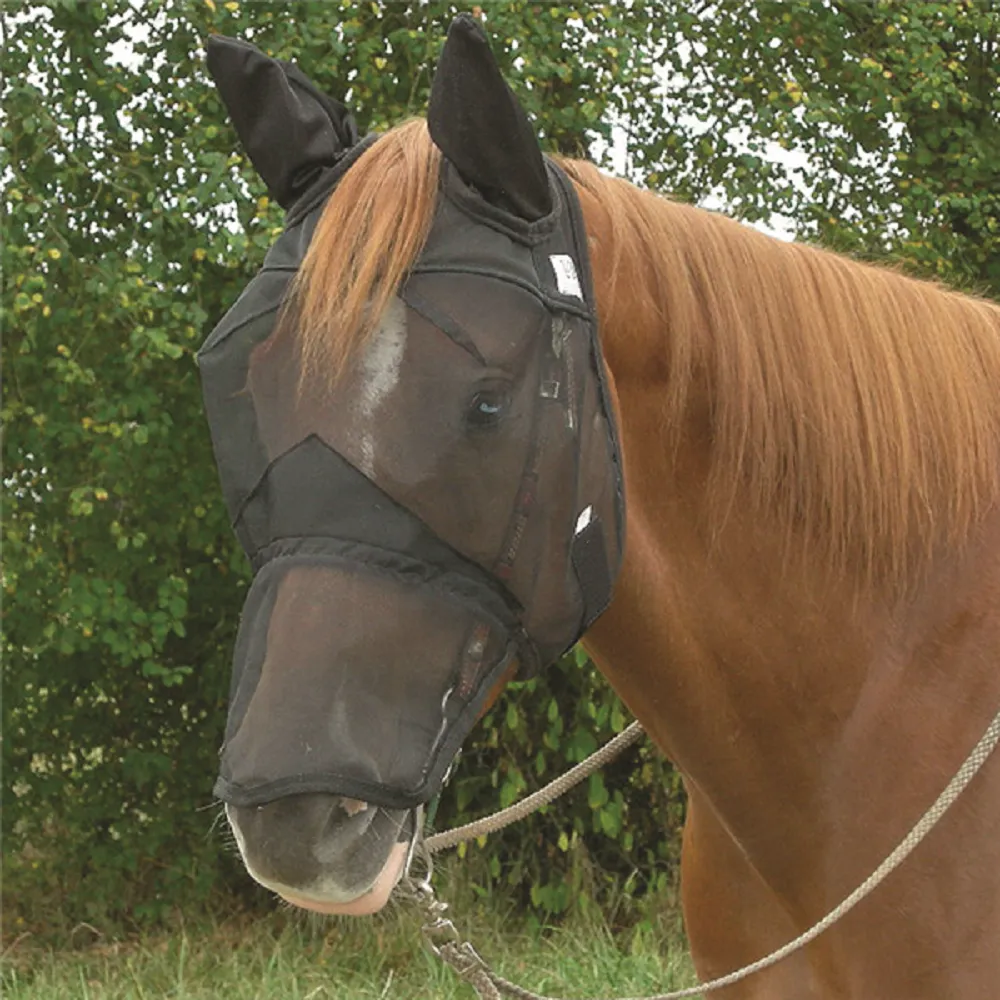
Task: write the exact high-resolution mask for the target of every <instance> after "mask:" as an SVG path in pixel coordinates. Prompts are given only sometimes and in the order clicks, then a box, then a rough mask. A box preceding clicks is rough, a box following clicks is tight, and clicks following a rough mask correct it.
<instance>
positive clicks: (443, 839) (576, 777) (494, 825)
mask: <svg viewBox="0 0 1000 1000" xmlns="http://www.w3.org/2000/svg"><path fill="white" fill-rule="evenodd" d="M640 736H642V726H641V725H640V724H639V723H638V722H633V723H632V724H631V725H630V726H629V727H628V728H627V729H624V730H622V732H620V733H619V734H618V735H617V736H616V737H614V739H611V740H608V742H607V743H605V744H604V746H602V747H601V748H600V749H599V750H595V751H594V753H592V754H591V755H590V756H589V757H588V758H587V759H586V760H584V761H581V762H580V763H579V764H576V765H575V766H574V767H571V768H570V769H569V770H568V771H567V772H566V773H565V774H563V775H561V776H560V777H558V778H556V779H555V780H554V781H550V782H549V783H548V784H547V785H545V787H544V788H539V789H538V791H537V792H532V793H531V795H529V796H527V797H526V798H523V799H521V801H520V802H515V803H514V804H513V805H512V806H508V807H507V808H506V809H501V810H500V811H499V812H495V813H493V814H491V815H490V816H486V817H484V818H483V819H478V820H476V821H475V822H473V823H466V824H465V825H464V826H457V827H455V829H454V830H446V831H445V832H443V833H435V834H434V836H432V837H428V838H427V839H426V840H424V847H425V848H426V849H427V850H428V851H430V852H431V853H432V854H434V853H436V852H438V851H446V850H447V849H448V848H449V847H457V846H458V845H459V844H461V843H463V842H464V841H466V840H475V839H476V837H485V836H487V835H488V834H491V833H496V832H497V830H502V829H503V828H504V827H505V826H510V825H511V823H516V822H517V821H518V820H521V819H524V817H525V816H530V815H531V813H533V812H535V810H537V809H541V808H542V806H547V805H548V804H549V803H550V802H553V801H554V800H555V799H557V798H559V796H560V795H564V794H565V793H566V792H568V791H569V790H570V789H571V788H572V787H573V786H574V785H578V784H579V783H580V782H581V781H583V780H584V778H587V777H589V776H590V775H591V774H593V772H594V771H597V770H599V769H600V768H602V767H604V765H605V764H607V763H608V761H610V760H612V759H613V758H614V757H617V756H618V754H620V753H621V752H622V751H623V750H624V749H625V748H626V747H629V746H631V745H632V744H633V743H635V741H636V740H637V739H639V737H640Z"/></svg>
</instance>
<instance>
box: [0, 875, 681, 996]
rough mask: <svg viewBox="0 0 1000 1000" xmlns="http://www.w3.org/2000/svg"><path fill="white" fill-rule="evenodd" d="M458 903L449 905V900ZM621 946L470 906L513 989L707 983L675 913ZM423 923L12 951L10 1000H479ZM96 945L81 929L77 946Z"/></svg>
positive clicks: (409, 914)
mask: <svg viewBox="0 0 1000 1000" xmlns="http://www.w3.org/2000/svg"><path fill="white" fill-rule="evenodd" d="M442 895H444V896H445V897H446V898H447V897H448V895H449V894H448V892H447V891H445V892H443V893H442ZM646 913H647V915H646V916H644V917H643V918H642V919H640V920H638V922H635V923H633V925H632V926H631V927H630V928H629V929H627V930H620V931H618V932H617V933H613V932H612V931H611V930H610V929H609V927H608V924H607V922H606V921H605V919H604V918H603V917H602V916H600V915H597V914H594V913H589V914H579V913H578V914H576V915H575V916H572V917H570V918H569V919H567V920H566V921H565V922H564V923H563V924H562V925H561V926H560V927H557V928H550V929H547V930H543V929H539V928H532V927H530V926H529V925H528V924H526V922H525V921H524V920H523V919H519V918H516V917H515V916H513V915H512V911H511V908H510V907H509V906H504V905H502V904H500V903H498V902H495V901H493V900H489V901H485V902H480V903H473V902H467V903H466V905H464V906H462V907H460V908H459V912H458V914H457V915H456V917H455V922H456V925H457V926H458V927H459V929H460V931H461V932H462V933H463V934H464V935H466V936H467V937H468V938H469V939H470V940H471V941H472V942H473V943H474V945H475V947H476V948H477V949H478V950H479V952H480V954H482V955H483V957H484V958H486V959H487V961H489V962H490V963H491V965H492V966H493V967H494V968H495V969H496V970H497V971H498V972H499V973H500V974H501V975H503V976H506V977H507V978H508V979H511V980H513V981H515V982H517V983H519V984H520V985H522V986H525V987H527V988H528V989H531V990H534V991H536V992H541V993H547V994H549V995H554V996H565V997H595V996H607V997H620V996H641V995H643V994H650V993H660V992H663V991H666V990H670V989H676V988H678V987H681V986H688V985H691V983H692V982H693V981H694V976H693V972H692V970H691V965H690V962H689V960H688V957H687V952H686V949H685V946H684V943H683V937H682V936H681V933H680V930H679V925H678V921H677V918H676V914H675V911H674V910H673V908H672V907H670V906H669V904H667V905H665V906H664V907H661V908H660V909H659V910H658V911H657V910H656V909H655V908H654V907H652V906H647V907H646ZM420 924H421V921H420V918H419V915H418V914H417V913H416V912H415V910H414V909H413V908H412V906H411V905H409V904H406V903H398V904H394V905H393V906H392V907H391V908H390V909H389V911H388V912H387V913H385V914H381V915H379V916H376V917H374V918H370V919H355V920H350V919H344V918H321V917H314V916H309V915H303V914H299V913H293V912H291V911H288V910H285V911H278V912H275V913H274V914H272V915H271V916H269V917H265V918H261V919H257V920H254V921H248V920H246V919H245V918H244V919H240V920H236V919H234V920H232V921H230V922H228V923H222V924H214V925H202V926H197V927H195V926H190V925H188V926H180V927H179V928H178V929H177V930H176V931H175V932H174V933H170V934H167V933H164V934H162V935H157V936H150V937H146V938H143V939H139V940H132V941H120V942H109V941H104V940H101V939H98V940H96V941H94V942H93V943H92V944H90V945H89V946H88V947H85V948H77V949H75V950H65V951H60V950H52V949H49V948H40V947H37V946H35V947H33V946H32V944H31V939H30V938H27V939H24V940H21V941H18V942H16V943H15V944H13V945H8V948H7V951H6V952H5V955H4V961H3V973H2V979H0V984H2V990H0V994H2V996H3V997H4V1000H208V998H216V997H223V998H225V1000H363V998H364V1000H392V998H398V1000H451V998H454V1000H459V998H474V997H475V993H474V991H473V990H472V988H471V987H469V986H468V985H466V984H464V983H462V982H461V981H460V980H459V979H457V977H456V976H455V975H454V974H453V973H452V971H451V969H450V968H448V967H446V966H444V965H443V964H442V963H441V962H440V961H439V960H438V959H436V958H435V957H434V956H433V955H431V954H430V953H429V952H428V951H427V950H426V949H425V948H424V947H423V945H422V939H421V935H420ZM87 933H88V932H87V931H86V929H85V928H84V929H81V930H80V931H79V933H78V934H77V939H79V937H80V936H81V935H85V934H87Z"/></svg>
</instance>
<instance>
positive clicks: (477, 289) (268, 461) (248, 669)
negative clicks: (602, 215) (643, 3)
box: [199, 18, 624, 809]
mask: <svg viewBox="0 0 1000 1000" xmlns="http://www.w3.org/2000/svg"><path fill="white" fill-rule="evenodd" d="M449 47H450V48H449ZM484 48H485V40H484V39H483V38H482V33H481V29H479V27H478V25H477V24H475V22H472V21H471V19H469V18H462V19H460V21H459V22H456V26H453V28H452V33H451V35H450V36H449V41H448V45H447V46H446V49H445V52H444V54H443V55H442V59H441V63H440V64H439V69H438V74H437V77H436V79H435V85H434V88H435V89H434V96H432V101H431V109H430V114H429V125H430V130H431V136H432V138H433V139H434V141H435V143H436V144H437V145H438V146H439V147H440V148H441V150H442V152H443V153H444V159H443V167H442V172H441V178H440V186H439V192H438V199H437V206H436V209H435V216H434V221H433V224H432V227H431V231H430V235H429V237H428V240H427V243H426V245H425V247H424V249H423V251H422V253H421V254H420V256H419V258H418V259H417V260H416V261H415V263H414V264H413V266H412V268H411V269H410V271H409V273H408V276H407V278H406V280H405V281H404V282H403V284H402V286H401V287H400V288H399V289H398V291H397V294H396V295H395V297H394V298H393V299H392V301H391V302H390V305H389V307H388V308H387V309H386V310H385V312H384V313H383V314H382V316H381V317H380V319H379V322H378V326H377V329H376V330H375V332H374V334H373V335H372V337H371V338H370V339H369V340H368V341H367V342H366V343H364V344H363V345H362V346H361V347H360V348H359V349H358V351H357V354H356V356H355V357H354V358H353V359H352V362H351V364H350V365H349V366H348V368H347V370H346V372H345V373H344V374H343V375H342V376H341V377H340V378H339V380H338V381H337V382H336V384H335V386H334V387H333V388H332V389H330V388H329V387H326V386H327V383H326V382H324V380H322V379H309V378H303V377H302V374H303V373H302V370H301V369H302V357H301V351H300V347H299V345H298V343H297V340H296V338H295V336H294V329H289V327H288V324H287V323H285V322H284V319H285V318H286V317H285V316H284V314H283V312H282V309H283V305H284V304H285V303H286V296H287V293H288V291H289V288H290V283H291V281H292V279H293V278H294V276H295V274H296V272H297V270H298V268H299V266H300V264H301V262H302V259H303V256H304V254H305V252H306V250H307V248H308V247H309V245H310V240H311V238H312V234H313V232H314V230H315V227H316V223H317V221H318V219H319V217H320V215H321V214H322V212H323V209H324V207H325V205H326V204H327V201H328V199H329V198H330V197H332V196H334V192H335V191H336V187H337V184H338V182H339V180H340V179H341V178H342V177H343V176H344V174H345V172H346V171H348V170H363V169H364V166H365V165H364V160H363V154H364V152H365V150H366V149H367V148H369V146H371V145H372V144H373V143H375V142H378V141H380V140H379V139H378V138H377V137H374V136H370V137H369V138H368V139H365V140H362V141H358V138H357V133H356V130H355V129H354V126H353V122H352V121H351V120H350V118H349V116H347V115H346V112H345V111H344V109H343V108H342V107H341V106H340V105H338V104H337V103H336V102H333V101H331V100H330V99H329V98H326V97H324V96H323V95H320V94H319V93H318V91H316V90H315V88H314V87H313V86H312V85H311V84H310V83H309V82H308V80H306V79H305V77H304V76H302V74H301V73H299V72H298V71H297V70H296V69H295V68H294V67H290V66H287V65H286V64H282V63H279V62H277V61H276V60H273V59H270V58H268V57H267V56H264V55H263V54H262V53H260V52H258V51H257V50H256V49H254V48H252V47H251V46H249V45H246V44H245V43H241V42H234V41H231V40H228V39H215V40H213V42H212V43H211V44H210V65H211V68H212V71H213V74H214V75H215V77H216V80H217V82H218V84H219V87H220V90H221V92H222V94H223V97H224V98H225V100H226V103H227V105H228V106H229V107H230V111H231V113H232V115H233V118H234V121H235V123H236V125H237V128H238V130H239V131H240V134H241V138H242V139H243V141H244V143H245V145H247V148H248V150H249V152H250V153H251V157H252V158H253V160H254V162H255V164H256V165H257V166H258V169H260V170H261V173H262V174H263V176H264V179H265V180H266V181H267V183H268V186H269V188H270V190H271V192H272V194H273V195H274V196H275V197H277V198H278V200H280V201H281V202H282V204H283V205H285V206H286V208H287V209H288V210H289V211H288V215H287V226H286V229H285V231H284V233H283V234H282V235H281V236H280V238H279V239H278V240H277V242H276V243H275V245H274V246H273V248H272V249H271V251H270V252H269V254H268V256H267V258H266V261H265V263H264V266H263V268H262V269H261V271H260V272H259V273H258V275H257V276H256V277H255V278H254V279H253V281H251V283H250V284H249V285H248V287H247V288H246V289H245V291H244V292H243V294H242V295H241V297H240V298H239V300H238V301H237V303H236V304H235V305H234V306H233V308H232V309H231V310H230V311H229V312H228V313H227V315H226V316H225V317H224V318H223V320H222V321H221V322H220V323H219V325H218V326H217V327H216V328H215V330H214V331H213V332H212V334H211V335H210V337H209V338H208V340H207V341H206V343H205V345H204V346H203V348H202V350H201V352H200V354H199V364H200V368H201V374H202V379H203V385H204V395H205V403H206V409H207V412H208V418H209V423H210V426H211V432H212V439H213V444H214V448H215V455H216V460H217V462H218V466H219V472H220V477H221V480H222V486H223V491H224V493H225V498H226V502H227V505H228V509H229V512H230V515H231V519H232V523H233V526H234V528H235V531H236V534H237V536H238V538H239V541H240V543H241V545H242V546H243V548H244V549H245V551H246V553H247V555H248V556H249V558H250V560H251V563H252V566H253V570H254V578H253V583H252V585H251V587H250V590H249V593H248V595H247V598H246V604H245V607H244V611H243V616H242V621H241V625H240V630H239V634H238V637H237V641H236V649H235V654H234V662H233V677H232V685H231V690H230V708H229V718H228V724H227V727H226V735H225V743H224V746H223V750H222V760H221V773H220V776H219V779H218V782H217V785H216V793H217V794H218V795H219V796H220V797H221V798H222V799H223V800H225V801H226V802H228V803H231V804H234V805H243V806H246V805H253V804H258V803H262V802H268V801H272V800H274V799H277V798H280V797H283V796H286V795H291V794H297V793H303V792H328V793H331V794H336V795H341V796H346V797H349V798H353V799H359V800H362V801H366V802H371V803H374V804H376V805H381V806H385V807H388V808H396V809H407V808H410V807H412V806H415V805H417V804H419V803H422V802H426V801H428V800H429V799H430V798H431V797H432V796H433V795H434V794H436V792H437V791H438V790H439V788H440V786H441V783H442V782H443V780H444V777H445V774H446V771H447V769H448V767H449V765H450V763H451V761H452V759H453V758H454V755H455V753H456V752H457V750H458V748H459V746H460V744H461V743H462V741H463V739H464V738H465V736H466V735H467V733H468V731H469V729H470V728H471V727H472V725H473V724H474V722H475V720H476V718H477V717H478V715H479V714H480V713H481V711H482V709H483V707H484V705H485V703H486V700H487V698H488V696H489V694H490V692H491V691H492V690H493V689H494V688H495V687H496V686H497V684H498V683H499V682H500V681H501V680H502V679H503V678H504V677H505V676H507V675H509V674H510V672H511V670H512V667H513V665H514V664H515V663H516V664H517V665H518V668H519V670H520V673H521V675H522V676H524V675H526V674H530V673H531V672H532V671H535V670H537V669H539V668H541V667H543V666H545V665H546V664H548V663H551V662H552V661H554V660H555V659H556V658H558V657H559V656H560V655H561V654H562V653H563V652H564V651H565V650H566V649H568V648H569V647H570V646H571V645H572V644H573V643H574V642H576V640H577V639H578V638H579V636H580V635H581V634H582V633H583V632H584V630H585V629H586V628H587V627H588V626H589V625H590V623H591V622H592V621H593V620H594V619H595V618H596V617H597V616H598V615H599V614H600V613H601V612H602V611H603V610H604V608H605V607H606V606H607V604H608V602H609V600H610V597H611V591H612V586H613V582H614V579H615V577H616V575H617V572H618V568H619V564H620V561H621V553H622V548H623V530H624V525H623V513H624V503H623V497H622V482H621V474H620V463H619V456H618V447H617V437H616V432H615V427H614V422H613V414H612V410H611V406H610V403H609V399H608V392H607V389H606V386H605V382H604V367H603V361H602V358H601V354H600V347H599V343H598V339H597V329H596V321H595V314H594V302H593V291H592V287H591V278H590V267H589V261H588V256H587V243H586V235H585V232H584V229H583V223H582V218H581V215H580V209H579V205H578V203H577V199H576V196H575V193H574V191H573V188H572V186H571V184H570V182H569V180H568V179H567V177H566V176H565V174H564V173H563V172H562V171H561V170H560V169H559V167H558V166H556V165H555V164H554V163H552V162H551V161H547V160H543V158H542V156H541V154H540V153H539V152H538V147H537V143H536V142H535V139H534V136H533V135H530V141H531V149H530V150H529V151H528V152H524V151H523V150H522V151H521V152H520V153H518V149H517V143H516V142H511V141H508V140H509V136H510V135H511V134H515V135H516V138H517V141H518V142H522V136H523V135H524V133H526V132H527V131H529V130H528V126H527V120H526V119H525V118H524V115H523V112H521V109H520V108H519V107H518V106H517V104H516V101H515V100H514V98H513V95H512V94H510V91H509V90H508V89H507V88H506V85H505V84H503V81H502V79H501V78H500V77H499V72H498V71H497V70H496V66H495V63H493V61H492V57H491V56H489V50H488V48H485V55H484V52H483V50H484ZM484 59H486V60H487V62H486V63H485V64H484V62H483V60H484ZM463 74H465V75H464V76H463ZM470 74H471V76H470ZM484 76H485V78H488V86H489V87H492V88H493V91H492V93H493V94H494V103H495V105H496V106H495V107H494V108H493V109H492V112H493V120H494V124H496V127H497V129H499V130H500V132H501V133H502V136H501V137H502V138H503V137H504V136H506V137H507V139H505V140H504V142H503V145H504V150H503V152H502V153H501V154H499V159H500V160H504V159H507V160H510V159H511V157H512V156H515V154H516V156H515V158H516V157H517V156H519V158H520V160H519V162H517V163H514V165H513V166H510V165H508V166H507V167H506V168H505V169H507V170H508V172H509V174H510V176H511V178H512V180H511V183H509V184H506V183H505V182H504V178H503V176H501V177H500V178H499V181H497V180H496V179H495V178H493V177H491V176H487V175H485V174H484V168H483V165H482V164H483V161H484V159H485V158H486V153H487V152H488V150H484V149H483V143H482V142H480V143H478V144H477V142H476V138H475V133H476V129H477V127H478V126H476V124H475V122H473V124H472V125H471V126H470V125H469V124H468V119H469V115H468V114H464V117H463V113H462V112H461V111H460V109H458V110H457V109H456V107H455V104H454V102H455V101H457V100H460V99H461V100H462V101H466V102H467V100H468V98H467V96H465V94H464V93H463V92H464V91H467V90H468V89H469V88H470V87H473V86H480V87H481V86H483V85H484V84H483V83H482V79H481V78H484ZM494 77H495V80H494V79H493V78H494ZM496 81H499V85H500V86H502V87H503V90H502V91H501V90H499V89H498V88H497V83H496ZM248 94H249V95H250V97H249V98H248V97H247V95H248ZM247 100H249V101H250V102H251V106H249V108H248V106H247V104H246V102H247ZM474 110H475V109H474ZM488 110H489V109H486V110H484V109H483V108H482V107H480V108H479V109H478V110H476V114H479V115H481V114H484V113H486V112H487V111H488ZM268 116H270V117H268ZM473 117H474V116H473ZM501 119H503V121H501ZM497 122H499V124H497ZM504 122H506V124H504ZM511 123H513V124H511ZM511 127H513V128H514V129H515V132H514V133H511V131H510V129H511ZM276 129H278V130H281V137H282V142H284V143H286V144H291V143H297V144H298V146H297V147H293V148H292V149H288V150H286V151H285V153H283V154H280V153H279V151H277V150H276V147H275V142H274V131H275V130H276ZM522 145H523V142H522ZM511 147H513V151H512V149H511ZM303 150H304V152H303ZM536 157H537V159H536ZM520 161H523V162H520ZM525 164H527V165H526V166H525ZM491 169H494V170H495V169H496V168H495V167H486V168H485V170H486V174H488V172H489V170H491ZM526 175H530V176H528V179H527V181H526V180H525V176H526ZM372 252H373V253H375V252H377V248H372ZM279 320H280V322H279ZM323 387H325V388H323Z"/></svg>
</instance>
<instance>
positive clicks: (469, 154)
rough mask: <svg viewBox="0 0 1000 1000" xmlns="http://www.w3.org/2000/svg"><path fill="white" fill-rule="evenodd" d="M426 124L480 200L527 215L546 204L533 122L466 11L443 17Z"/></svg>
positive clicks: (539, 212) (544, 210) (536, 214)
mask: <svg viewBox="0 0 1000 1000" xmlns="http://www.w3.org/2000/svg"><path fill="white" fill-rule="evenodd" d="M427 125H428V128H429V129H430V133H431V138H432V139H433V140H434V143H435V145H436V146H437V147H438V148H439V149H440V150H441V152H442V153H444V155H445V157H447V159H448V160H450V161H451V162H452V163H453V164H454V165H455V166H456V167H457V168H458V170H459V172H460V173H461V174H462V176H463V177H464V178H465V180H466V181H467V182H468V183H469V184H472V185H473V186H474V187H476V188H477V189H478V190H479V191H480V192H481V193H482V195H483V197H484V198H485V199H486V200H487V201H489V202H492V203H493V204H495V205H499V206H500V207H502V208H505V209H507V210H508V211H510V212H513V213H514V214H515V215H518V216H520V217H521V218H523V219H529V220H534V219H540V218H542V217H543V216H546V215H548V214H549V213H550V212H551V211H552V201H551V198H550V196H549V180H548V176H547V175H546V172H545V164H544V162H543V160H542V152H541V149H540V148H539V146H538V139H537V138H536V137H535V132H534V129H532V127H531V125H530V123H529V122H528V118H527V116H526V115H525V113H524V111H523V110H522V109H521V105H520V104H519V103H518V101H517V98H516V97H515V96H514V94H513V93H512V92H511V89H510V87H508V86H507V83H506V81H505V80H504V78H503V76H502V75H501V73H500V67H499V66H497V63H496V59H495V58H494V57H493V53H492V52H491V51H490V45H489V42H488V41H487V38H486V33H485V32H484V31H483V28H482V26H481V25H480V23H479V22H478V21H477V20H476V19H475V18H474V17H472V16H471V15H469V14H460V15H459V16H458V17H456V18H455V20H454V21H452V23H451V28H450V29H449V31H448V39H447V41H446V42H445V45H444V49H443V50H442V52H441V58H440V59H439V60H438V65H437V71H436V72H435V74H434V83H433V84H432V86H431V97H430V103H429V105H428V109H427Z"/></svg>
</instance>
